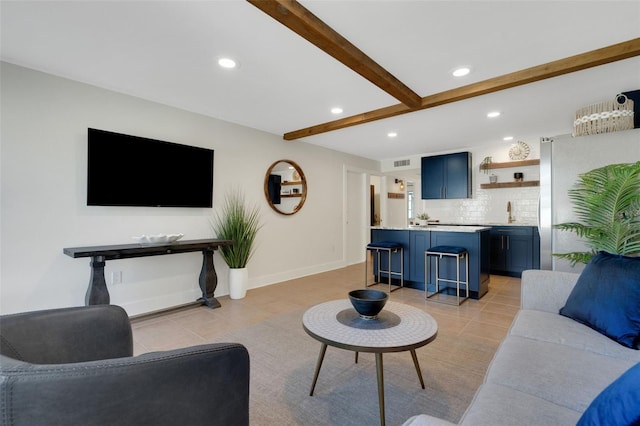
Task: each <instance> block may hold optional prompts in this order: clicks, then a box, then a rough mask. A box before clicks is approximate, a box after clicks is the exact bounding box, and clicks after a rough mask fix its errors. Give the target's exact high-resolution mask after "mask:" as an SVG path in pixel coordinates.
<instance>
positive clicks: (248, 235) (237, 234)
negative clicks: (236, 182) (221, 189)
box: [211, 190, 262, 299]
mask: <svg viewBox="0 0 640 426" xmlns="http://www.w3.org/2000/svg"><path fill="white" fill-rule="evenodd" d="M259 214H260V209H259V208H258V206H257V205H254V206H248V205H247V203H246V201H245V198H244V195H243V193H242V192H241V191H240V190H233V191H230V192H228V193H227V194H226V196H225V198H224V201H223V204H222V208H221V209H220V211H219V212H217V213H215V214H214V217H213V219H212V222H211V225H212V227H213V231H214V233H215V234H216V237H217V238H220V239H223V240H232V241H233V242H234V243H233V245H229V246H222V247H220V254H221V255H222V258H223V259H224V261H225V262H226V263H227V265H228V266H229V297H231V298H232V299H242V298H243V297H245V295H246V294H247V283H248V281H249V272H248V270H247V263H248V262H249V259H251V256H252V255H253V253H254V249H255V246H254V243H255V239H256V235H257V234H258V231H259V230H260V228H261V227H262V224H261V223H260V217H259Z"/></svg>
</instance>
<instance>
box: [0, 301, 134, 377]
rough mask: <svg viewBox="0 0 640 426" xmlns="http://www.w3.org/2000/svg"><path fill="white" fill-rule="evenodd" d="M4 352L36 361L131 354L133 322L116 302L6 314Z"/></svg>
mask: <svg viewBox="0 0 640 426" xmlns="http://www.w3.org/2000/svg"><path fill="white" fill-rule="evenodd" d="M0 353H1V354H2V355H5V356H8V357H10V358H14V359H17V360H20V361H25V362H29V363H33V364H63V363H70V362H83V361H93V360H98V359H107V358H119V357H126V356H131V355H133V337H132V334H131V323H130V322H129V317H128V315H127V313H126V312H125V310H124V309H122V308H121V307H119V306H114V305H94V306H81V307H74V308H62V309H49V310H44V311H35V312H25V313H20V314H13V315H3V316H2V317H0Z"/></svg>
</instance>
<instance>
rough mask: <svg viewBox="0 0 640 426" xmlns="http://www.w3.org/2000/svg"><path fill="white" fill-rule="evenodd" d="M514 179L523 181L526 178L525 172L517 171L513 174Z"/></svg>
mask: <svg viewBox="0 0 640 426" xmlns="http://www.w3.org/2000/svg"><path fill="white" fill-rule="evenodd" d="M513 180H514V181H516V182H522V181H523V180H524V174H523V173H521V172H515V173H514V174H513Z"/></svg>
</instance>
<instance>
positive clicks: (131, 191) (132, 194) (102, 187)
mask: <svg viewBox="0 0 640 426" xmlns="http://www.w3.org/2000/svg"><path fill="white" fill-rule="evenodd" d="M88 132H89V137H88V152H89V154H88V173H87V205H89V206H133V207H211V206H212V199H213V150H212V149H206V148H198V147H194V146H188V145H180V144H177V143H171V142H164V141H159V140H155V139H147V138H142V137H137V136H130V135H124V134H121V133H114V132H107V131H105V130H98V129H91V128H90V129H88Z"/></svg>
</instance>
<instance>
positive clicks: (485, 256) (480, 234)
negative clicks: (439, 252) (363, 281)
mask: <svg viewBox="0 0 640 426" xmlns="http://www.w3.org/2000/svg"><path fill="white" fill-rule="evenodd" d="M490 230H491V228H490V227H487V226H465V225H429V226H415V227H408V228H389V227H381V226H374V227H372V228H371V242H374V243H375V242H380V241H393V242H397V243H400V244H402V247H403V249H404V285H405V286H406V287H411V288H417V289H421V290H424V286H425V279H424V278H425V277H424V252H425V250H427V249H428V248H430V247H433V246H441V245H447V246H459V247H464V248H466V249H467V251H468V252H469V272H468V274H469V297H471V298H472V299H480V298H481V297H482V296H484V295H485V294H486V293H487V291H489V249H490V246H489V244H490V235H489V231H490ZM392 261H393V265H392V268H393V269H394V270H400V265H399V259H398V256H394V258H393V259H392ZM381 262H383V265H384V264H386V263H385V262H387V260H386V257H385V258H384V259H381ZM373 271H374V275H376V276H377V271H378V270H377V264H376V262H375V259H374V263H373ZM429 274H430V275H431V277H430V279H429V282H430V283H433V282H435V269H434V268H430V269H429ZM455 274H456V265H455V261H453V260H452V259H443V260H442V261H441V262H440V276H441V277H445V278H449V279H454V278H455ZM466 274H467V271H464V266H463V267H462V268H461V270H460V275H461V276H460V278H461V279H462V280H464V279H466ZM386 279H387V278H386V276H383V280H382V281H383V282H386ZM398 281H399V280H398ZM429 290H430V291H431V290H434V289H432V288H431V286H430V288H429Z"/></svg>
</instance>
